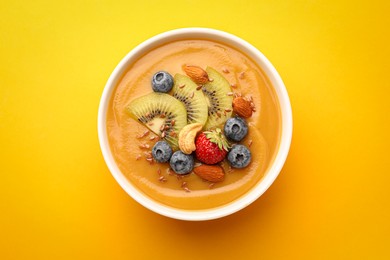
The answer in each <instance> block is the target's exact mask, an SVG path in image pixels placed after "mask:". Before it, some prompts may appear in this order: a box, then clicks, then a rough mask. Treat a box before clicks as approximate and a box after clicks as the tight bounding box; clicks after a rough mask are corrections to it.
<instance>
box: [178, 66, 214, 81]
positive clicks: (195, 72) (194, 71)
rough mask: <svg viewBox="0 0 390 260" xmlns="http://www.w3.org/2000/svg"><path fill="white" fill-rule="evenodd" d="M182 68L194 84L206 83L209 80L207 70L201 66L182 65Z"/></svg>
mask: <svg viewBox="0 0 390 260" xmlns="http://www.w3.org/2000/svg"><path fill="white" fill-rule="evenodd" d="M183 70H184V72H185V73H186V74H187V76H188V77H190V78H191V79H192V80H193V81H194V82H195V83H196V84H206V83H207V82H209V76H208V74H207V72H206V71H205V70H204V69H202V68H201V67H198V66H191V65H184V66H183Z"/></svg>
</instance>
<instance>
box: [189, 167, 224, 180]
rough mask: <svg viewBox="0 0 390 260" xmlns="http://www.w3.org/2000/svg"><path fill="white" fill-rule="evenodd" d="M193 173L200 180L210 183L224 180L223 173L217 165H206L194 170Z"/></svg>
mask: <svg viewBox="0 0 390 260" xmlns="http://www.w3.org/2000/svg"><path fill="white" fill-rule="evenodd" d="M194 173H195V174H196V175H198V176H199V177H200V178H202V179H204V180H206V181H210V182H220V181H223V179H224V178H225V173H224V172H223V169H222V167H221V166H218V165H206V164H202V165H201V166H198V167H195V168H194Z"/></svg>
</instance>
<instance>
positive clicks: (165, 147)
mask: <svg viewBox="0 0 390 260" xmlns="http://www.w3.org/2000/svg"><path fill="white" fill-rule="evenodd" d="M152 155H153V158H154V159H155V160H156V162H160V163H165V162H168V161H169V159H171V156H172V148H171V147H170V146H169V144H168V143H167V142H165V141H158V142H157V143H155V145H154V146H153V149H152Z"/></svg>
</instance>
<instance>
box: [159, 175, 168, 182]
mask: <svg viewBox="0 0 390 260" xmlns="http://www.w3.org/2000/svg"><path fill="white" fill-rule="evenodd" d="M158 180H159V181H160V182H167V179H166V178H165V177H164V176H160V177H159V178H158Z"/></svg>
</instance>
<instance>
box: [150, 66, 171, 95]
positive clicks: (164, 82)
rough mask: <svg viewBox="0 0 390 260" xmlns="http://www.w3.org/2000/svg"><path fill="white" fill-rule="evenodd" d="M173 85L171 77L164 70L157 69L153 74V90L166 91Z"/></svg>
mask: <svg viewBox="0 0 390 260" xmlns="http://www.w3.org/2000/svg"><path fill="white" fill-rule="evenodd" d="M172 87H173V78H172V76H171V74H169V73H168V72H166V71H159V72H157V73H155V74H154V75H153V78H152V88H153V91H155V92H163V93H168V92H169V91H170V90H171V89H172Z"/></svg>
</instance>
